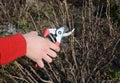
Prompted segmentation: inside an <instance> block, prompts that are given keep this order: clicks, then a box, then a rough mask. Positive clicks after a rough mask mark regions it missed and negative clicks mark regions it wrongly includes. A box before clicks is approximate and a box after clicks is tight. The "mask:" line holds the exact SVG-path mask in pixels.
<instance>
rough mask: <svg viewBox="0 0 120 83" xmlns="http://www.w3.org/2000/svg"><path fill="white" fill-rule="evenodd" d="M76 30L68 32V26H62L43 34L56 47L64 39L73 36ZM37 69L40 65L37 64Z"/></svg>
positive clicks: (46, 30)
mask: <svg viewBox="0 0 120 83" xmlns="http://www.w3.org/2000/svg"><path fill="white" fill-rule="evenodd" d="M74 30H75V29H73V30H72V31H70V32H67V31H68V27H67V26H62V27H60V28H58V29H56V28H54V29H50V28H46V29H45V30H44V32H43V36H44V37H45V38H49V39H50V40H51V41H52V42H53V43H55V45H57V46H60V43H61V40H62V38H63V37H66V36H69V35H71V34H72V33H73V32H74ZM37 67H38V65H37V64H35V68H37Z"/></svg>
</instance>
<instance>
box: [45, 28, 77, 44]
mask: <svg viewBox="0 0 120 83" xmlns="http://www.w3.org/2000/svg"><path fill="white" fill-rule="evenodd" d="M74 30H75V29H73V30H72V31H70V32H67V31H68V27H67V26H62V27H60V28H58V29H49V28H46V29H45V31H44V33H43V35H44V37H45V38H46V37H48V38H49V39H50V40H51V41H52V42H54V43H55V44H56V45H57V46H60V43H61V40H62V38H63V37H66V36H69V35H71V34H72V33H73V32H74Z"/></svg>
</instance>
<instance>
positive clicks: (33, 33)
mask: <svg viewBox="0 0 120 83" xmlns="http://www.w3.org/2000/svg"><path fill="white" fill-rule="evenodd" d="M30 34H31V35H38V32H37V31H31V32H30Z"/></svg>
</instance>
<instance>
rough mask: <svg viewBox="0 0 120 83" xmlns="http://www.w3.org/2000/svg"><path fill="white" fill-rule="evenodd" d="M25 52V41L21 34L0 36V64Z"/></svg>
mask: <svg viewBox="0 0 120 83" xmlns="http://www.w3.org/2000/svg"><path fill="white" fill-rule="evenodd" d="M25 53H26V41H25V39H24V37H23V36H22V35H21V34H16V35H13V36H8V37H4V38H0V65H3V64H7V63H9V62H11V61H13V60H15V59H17V58H19V57H22V56H24V55H25Z"/></svg>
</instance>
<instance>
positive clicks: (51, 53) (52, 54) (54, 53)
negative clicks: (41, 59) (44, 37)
mask: <svg viewBox="0 0 120 83" xmlns="http://www.w3.org/2000/svg"><path fill="white" fill-rule="evenodd" d="M48 55H50V56H51V57H53V58H55V57H56V56H57V54H56V52H54V51H53V50H49V51H48Z"/></svg>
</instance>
